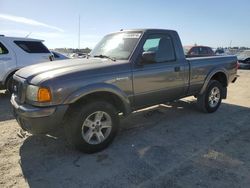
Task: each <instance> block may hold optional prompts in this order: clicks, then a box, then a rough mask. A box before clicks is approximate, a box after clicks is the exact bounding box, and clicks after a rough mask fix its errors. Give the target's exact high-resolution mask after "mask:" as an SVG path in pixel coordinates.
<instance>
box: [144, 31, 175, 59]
mask: <svg viewBox="0 0 250 188" xmlns="http://www.w3.org/2000/svg"><path fill="white" fill-rule="evenodd" d="M143 51H144V52H146V51H153V52H155V53H156V55H155V59H156V62H158V63H160V62H166V61H173V60H175V51H174V46H173V42H172V39H171V38H170V37H169V36H167V35H152V36H150V37H149V38H148V39H147V40H146V41H145V43H144V45H143Z"/></svg>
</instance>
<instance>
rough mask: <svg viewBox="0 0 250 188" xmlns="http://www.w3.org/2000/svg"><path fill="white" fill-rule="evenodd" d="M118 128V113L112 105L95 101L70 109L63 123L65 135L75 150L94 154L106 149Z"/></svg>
mask: <svg viewBox="0 0 250 188" xmlns="http://www.w3.org/2000/svg"><path fill="white" fill-rule="evenodd" d="M118 126H119V117H118V112H117V110H116V109H115V108H114V107H113V105H111V104H110V103H108V102H105V101H96V102H89V103H87V104H84V105H79V104H78V105H76V106H74V107H73V108H72V110H71V111H70V112H69V114H68V118H67V119H66V122H65V133H66V136H67V138H68V140H69V141H70V143H71V144H73V146H75V148H76V149H78V150H80V151H83V152H85V153H94V152H98V151H101V150H103V149H105V148H106V147H108V145H109V144H110V143H111V142H112V141H113V139H114V137H115V135H116V133H117V130H118Z"/></svg>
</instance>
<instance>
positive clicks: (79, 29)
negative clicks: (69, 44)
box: [78, 15, 81, 50]
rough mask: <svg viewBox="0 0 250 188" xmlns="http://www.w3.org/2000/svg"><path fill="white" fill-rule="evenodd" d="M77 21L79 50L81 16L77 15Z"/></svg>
mask: <svg viewBox="0 0 250 188" xmlns="http://www.w3.org/2000/svg"><path fill="white" fill-rule="evenodd" d="M78 21H79V23H78V49H79V50H80V40H81V34H80V33H81V16H80V15H79V20H78Z"/></svg>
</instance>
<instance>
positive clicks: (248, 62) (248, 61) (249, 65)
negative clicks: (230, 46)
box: [237, 50, 250, 69]
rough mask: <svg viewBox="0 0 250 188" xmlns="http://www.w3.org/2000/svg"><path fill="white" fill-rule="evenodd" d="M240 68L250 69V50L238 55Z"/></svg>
mask: <svg viewBox="0 0 250 188" xmlns="http://www.w3.org/2000/svg"><path fill="white" fill-rule="evenodd" d="M237 57H238V61H239V68H241V69H250V50H245V51H243V52H241V53H239V54H238V55H237Z"/></svg>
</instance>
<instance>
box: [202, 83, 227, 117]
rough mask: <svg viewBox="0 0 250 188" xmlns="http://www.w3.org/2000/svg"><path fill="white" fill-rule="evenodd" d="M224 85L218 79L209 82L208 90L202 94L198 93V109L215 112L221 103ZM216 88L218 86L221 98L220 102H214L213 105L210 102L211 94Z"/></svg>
mask: <svg viewBox="0 0 250 188" xmlns="http://www.w3.org/2000/svg"><path fill="white" fill-rule="evenodd" d="M222 87H223V86H222V84H221V83H220V82H218V81H217V80H211V81H210V82H209V83H208V86H207V89H206V91H205V92H204V93H203V94H202V95H198V98H197V107H198V109H199V110H201V111H203V112H206V113H213V112H215V111H216V110H217V109H218V108H219V106H220V104H221V100H222V98H221V97H222ZM215 88H218V90H219V94H220V96H219V97H218V98H219V100H218V102H217V103H216V104H214V106H212V105H211V103H210V102H209V95H210V93H211V91H212V90H213V89H215Z"/></svg>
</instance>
